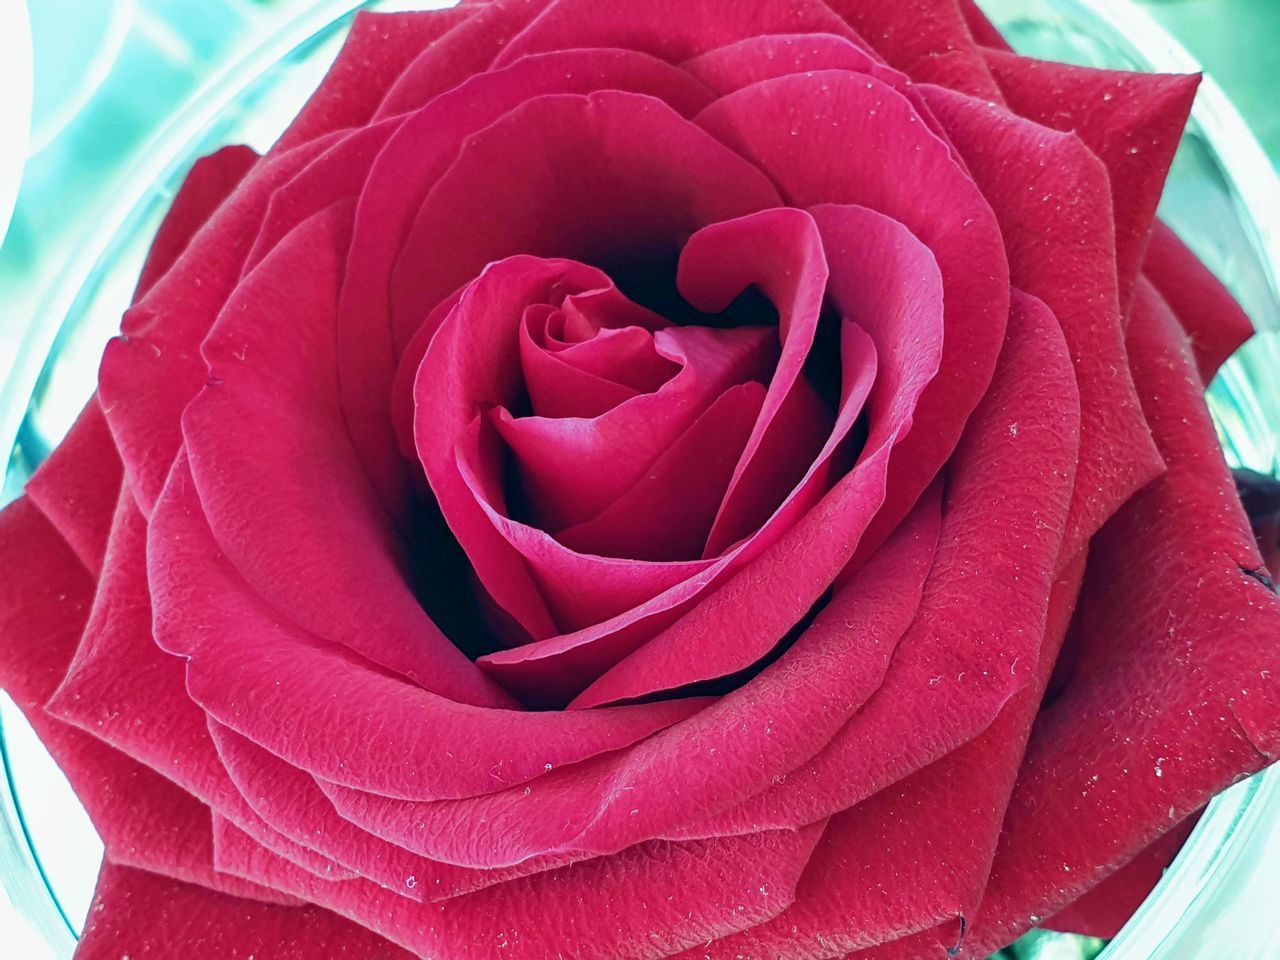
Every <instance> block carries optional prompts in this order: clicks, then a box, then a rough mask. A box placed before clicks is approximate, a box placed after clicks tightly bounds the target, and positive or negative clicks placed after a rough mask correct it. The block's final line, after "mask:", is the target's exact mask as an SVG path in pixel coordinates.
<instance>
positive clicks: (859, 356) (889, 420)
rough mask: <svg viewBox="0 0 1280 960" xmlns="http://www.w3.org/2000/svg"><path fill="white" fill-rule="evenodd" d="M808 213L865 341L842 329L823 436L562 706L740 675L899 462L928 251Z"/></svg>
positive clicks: (890, 233) (845, 544) (934, 313)
mask: <svg viewBox="0 0 1280 960" xmlns="http://www.w3.org/2000/svg"><path fill="white" fill-rule="evenodd" d="M814 213H815V215H817V217H818V226H819V228H820V229H821V230H822V231H823V233H824V234H825V233H827V232H828V230H830V232H831V233H832V234H833V235H835V237H836V243H837V246H836V247H833V250H834V249H838V245H839V244H840V243H842V242H844V238H846V237H849V236H856V237H857V239H858V242H859V245H860V248H861V249H860V250H859V252H858V256H857V257H856V258H855V257H847V258H846V257H843V256H838V257H836V258H833V260H832V263H833V273H832V276H831V284H830V289H829V291H828V293H829V295H830V298H831V300H832V302H833V304H834V306H835V308H836V309H837V310H838V311H840V312H841V313H842V314H844V315H846V316H849V317H864V318H866V320H867V322H868V324H869V330H868V333H869V334H870V336H868V333H864V332H862V329H861V328H860V327H858V326H857V325H855V324H853V323H852V322H849V321H846V323H845V327H844V330H843V335H842V343H841V359H840V365H841V369H842V377H843V380H844V382H843V384H842V389H841V407H840V409H839V410H838V411H837V413H838V418H837V423H836V426H835V429H833V431H832V433H831V436H830V437H829V438H828V441H827V443H826V444H825V445H824V447H823V449H822V451H821V452H820V454H819V456H818V457H817V458H816V459H815V460H814V461H813V463H812V465H811V466H810V467H809V469H808V472H807V473H806V475H805V476H804V478H803V482H802V483H801V484H800V485H799V486H797V487H796V488H795V490H794V491H793V493H792V494H791V495H790V496H789V497H788V499H787V500H786V501H784V503H783V504H782V506H781V508H780V509H779V510H778V511H777V512H775V513H774V515H773V516H772V517H771V518H770V519H769V523H768V524H766V525H765V526H763V527H762V528H761V529H760V531H759V532H758V533H757V534H756V535H755V536H753V537H751V538H750V539H748V540H747V541H744V542H743V544H742V545H741V546H740V547H739V548H738V549H737V550H735V551H734V552H733V553H730V554H728V555H727V556H726V558H725V561H724V562H722V563H721V564H720V565H718V568H717V570H718V572H719V571H723V574H724V577H725V578H726V582H725V583H724V585H723V586H720V587H719V588H718V589H717V590H716V592H715V593H712V594H711V595H710V596H708V597H705V598H704V599H702V600H701V602H700V603H699V604H698V605H697V606H694V607H693V608H692V609H691V610H689V611H688V612H687V613H684V612H683V611H682V617H681V619H680V620H678V621H676V622H675V623H674V624H672V625H671V626H669V627H666V628H665V629H664V630H663V632H662V633H660V634H659V635H658V636H656V637H655V638H654V639H653V640H651V641H650V642H649V643H647V644H646V645H644V646H643V647H641V648H640V649H638V650H637V651H636V652H635V653H633V654H631V655H630V656H629V657H628V658H627V659H625V660H623V661H622V662H621V663H619V664H618V665H617V666H616V667H614V668H613V669H611V670H610V671H609V672H608V673H606V674H605V675H604V676H602V677H601V678H600V679H599V680H598V681H596V683H594V684H593V685H592V686H591V687H590V688H588V689H587V690H586V691H584V693H583V694H582V695H580V696H579V697H578V698H577V699H576V700H575V701H574V706H578V707H587V706H592V705H595V704H600V703H608V702H612V701H617V700H626V699H631V698H634V697H638V696H643V695H645V694H648V693H651V692H653V691H654V690H668V689H675V688H678V687H680V686H682V685H684V684H688V683H695V682H697V681H700V680H706V679H711V678H714V677H719V676H725V675H728V674H730V673H733V672H735V671H737V670H741V669H743V668H745V667H747V666H750V664H752V663H754V662H755V661H756V660H758V659H759V658H760V657H762V656H764V655H765V653H767V652H768V650H770V649H771V648H772V647H773V646H774V644H776V643H777V642H778V641H779V640H781V638H782V637H783V635H784V634H785V633H786V632H787V631H788V630H789V629H791V627H792V626H794V625H795V624H796V623H798V622H799V621H800V619H801V618H802V617H803V616H804V615H805V613H806V612H807V611H808V610H809V608H810V607H811V606H812V605H813V604H814V603H815V602H816V601H817V600H818V598H819V596H820V595H821V594H822V593H823V592H824V591H825V590H826V589H827V588H828V587H829V586H830V585H831V583H832V582H833V581H834V580H835V579H836V577H837V576H838V575H839V573H840V571H841V570H842V569H843V568H844V567H845V566H846V565H847V564H848V563H849V561H850V558H851V556H852V554H853V552H854V551H855V550H856V549H858V548H859V538H860V536H861V535H862V533H863V531H865V530H866V529H867V526H868V525H869V524H870V523H871V521H872V518H873V517H874V516H875V515H876V511H877V510H878V509H880V508H881V506H882V504H883V503H884V500H885V497H886V492H887V490H886V485H885V484H886V480H885V473H886V465H887V464H888V463H891V462H892V458H893V457H896V456H899V455H901V454H900V453H899V451H898V449H897V445H898V444H899V443H900V441H901V440H902V435H903V433H904V432H905V427H906V425H907V424H909V423H910V421H911V418H912V417H913V416H914V409H915V407H916V404H917V402H918V398H919V396H920V392H921V390H922V389H925V388H926V385H927V384H928V383H929V381H930V379H931V378H932V377H933V376H934V375H935V374H936V372H937V364H938V362H939V356H940V354H941V353H942V351H943V349H944V348H943V345H942V343H943V342H945V336H944V335H943V330H942V317H941V315H942V312H943V309H942V298H941V291H940V287H941V281H940V279H939V277H938V272H937V266H936V264H935V263H934V261H933V259H932V257H931V256H930V255H929V253H928V251H927V250H925V249H924V247H922V246H921V245H920V243H919V242H918V241H916V240H915V238H914V237H912V236H911V235H910V234H909V233H908V231H906V230H905V229H904V228H903V227H902V226H901V225H899V224H897V223H895V222H893V221H891V220H889V219H887V218H885V217H883V216H881V215H879V214H877V213H875V212H873V211H870V210H867V209H864V208H860V207H852V206H847V207H823V208H818V209H815V211H814ZM828 225H829V226H828ZM841 252H842V253H843V251H841ZM907 344H910V348H909V349H908V348H907V346H906V345H907ZM868 391H869V395H868ZM864 399H865V400H866V402H867V409H868V410H869V411H871V415H870V420H869V431H870V432H869V435H868V437H867V440H866V444H865V446H864V448H863V450H862V453H861V456H860V458H859V460H858V463H857V464H856V465H855V466H854V467H853V469H852V470H851V471H849V472H848V473H847V474H846V475H844V476H843V477H842V478H841V479H840V480H839V481H837V482H836V484H835V485H834V486H833V487H832V488H831V489H830V491H829V492H828V491H826V490H825V487H824V486H822V485H821V481H822V480H823V476H824V474H823V471H824V470H825V468H826V466H827V465H828V464H829V463H830V462H831V460H832V458H833V457H834V455H835V454H836V453H837V450H838V448H839V446H840V444H841V443H842V441H843V440H844V438H845V436H846V435H847V434H848V432H849V431H850V430H851V429H852V427H853V424H854V421H855V420H856V418H857V417H858V415H859V414H860V412H861V410H862V406H863V401H864ZM815 501H816V503H815ZM836 531H838V532H839V534H838V536H836V535H833V534H834V533H835V532H836ZM703 579H706V578H705V577H704V578H703Z"/></svg>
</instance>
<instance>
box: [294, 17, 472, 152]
mask: <svg viewBox="0 0 1280 960" xmlns="http://www.w3.org/2000/svg"><path fill="white" fill-rule="evenodd" d="M472 13H473V9H472V8H470V7H465V6H463V7H454V8H453V9H445V10H432V11H430V12H422V11H419V12H414V13H370V12H368V11H366V10H361V11H358V12H357V13H356V17H355V22H353V23H352V24H351V30H350V32H349V33H348V34H347V37H346V39H345V40H344V41H343V44H342V49H341V50H339V51H338V57H337V60H335V61H334V64H333V66H331V67H330V68H329V69H328V71H327V72H326V73H325V75H324V80H322V81H321V83H320V86H319V88H317V89H316V91H315V92H314V93H313V94H312V95H311V96H310V97H308V98H307V103H306V105H305V106H304V107H303V108H302V111H301V112H300V113H299V114H298V116H297V117H295V118H294V120H293V122H292V123H290V124H289V128H288V129H287V130H286V131H285V132H284V133H283V134H281V135H280V139H279V141H278V142H277V143H276V145H275V147H274V148H273V152H279V151H282V150H288V149H291V148H292V147H295V146H297V145H298V144H301V143H305V142H307V141H310V140H314V139H316V138H317V137H320V136H323V135H324V134H327V133H330V132H332V131H334V130H340V129H342V128H344V127H361V126H364V125H366V124H368V123H369V122H370V120H371V119H372V118H373V116H374V113H375V111H377V110H378V107H379V104H380V103H381V102H382V100H383V97H384V96H386V95H387V94H388V91H389V90H390V89H391V88H392V86H393V84H395V83H396V81H397V80H398V79H399V78H400V76H401V75H402V74H403V73H404V72H405V70H406V69H408V68H409V66H410V65H411V64H412V63H413V62H414V61H415V60H416V59H417V58H418V57H419V56H420V55H421V54H422V52H423V50H425V49H430V48H431V47H433V46H434V45H435V44H437V43H438V42H439V41H440V39H441V38H442V37H445V36H447V35H448V34H449V33H451V32H452V31H453V29H454V28H455V27H456V26H457V25H459V24H461V23H464V22H466V20H467V19H468V18H470V16H471V15H472Z"/></svg>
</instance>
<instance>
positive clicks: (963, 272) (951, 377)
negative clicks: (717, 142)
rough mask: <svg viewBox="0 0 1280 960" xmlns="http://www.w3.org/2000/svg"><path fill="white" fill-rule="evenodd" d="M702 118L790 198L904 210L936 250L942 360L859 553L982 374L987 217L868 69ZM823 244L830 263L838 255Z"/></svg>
mask: <svg viewBox="0 0 1280 960" xmlns="http://www.w3.org/2000/svg"><path fill="white" fill-rule="evenodd" d="M698 122H699V123H700V124H701V125H702V126H704V127H705V128H706V129H707V130H709V131H711V132H712V133H713V134H715V135H716V136H717V137H719V138H720V139H721V140H722V141H724V142H725V143H727V144H729V145H730V146H732V147H733V148H734V149H735V150H737V151H738V152H739V153H741V154H742V155H743V156H746V157H748V158H749V159H751V160H753V161H754V162H756V163H757V164H759V165H760V166H761V167H762V168H763V169H764V170H766V171H767V172H768V173H769V174H770V176H771V177H773V179H774V180H775V182H777V184H778V186H779V188H780V190H781V191H782V193H783V195H784V196H785V197H786V198H787V202H789V203H791V204H792V205H794V206H811V205H813V204H824V203H840V204H860V205H862V206H866V207H870V208H871V209H872V210H876V211H879V212H880V213H882V214H885V215H886V216H888V217H891V218H892V219H895V220H898V221H900V222H901V223H902V224H903V225H904V226H905V227H906V228H907V229H909V230H910V231H911V232H912V233H913V234H914V235H915V236H916V237H917V238H919V240H920V241H921V242H922V243H924V244H925V245H926V246H927V247H928V248H929V249H930V250H931V251H932V253H933V255H934V257H935V258H936V259H937V264H938V268H939V269H940V271H941V273H942V283H943V289H944V303H945V310H946V316H945V324H946V338H945V341H944V345H943V351H944V352H943V359H942V366H941V370H940V373H939V375H938V376H937V377H936V378H935V379H934V381H933V383H932V384H931V385H930V386H929V387H927V388H926V390H925V393H924V395H923V396H922V397H921V399H920V402H919V404H918V405H917V408H916V411H915V413H914V414H913V415H914V416H915V417H916V418H917V420H918V421H919V422H922V423H928V424H930V429H929V430H927V431H919V430H916V431H912V432H910V433H909V434H907V436H906V437H905V439H904V440H903V443H902V449H901V452H900V453H899V454H895V456H894V458H893V463H892V464H891V467H890V470H891V472H890V476H889V480H888V484H887V490H888V499H887V501H886V503H885V505H884V507H882V508H881V509H880V511H879V514H878V516H877V517H876V519H875V521H874V522H873V524H872V526H871V528H870V530H869V531H868V532H867V535H866V536H865V537H864V543H863V545H862V548H861V549H862V550H863V551H864V553H863V554H862V559H865V557H866V555H867V553H868V552H869V551H871V550H873V549H874V548H875V546H876V545H877V544H879V543H881V542H883V540H884V538H885V536H887V535H888V533H889V531H891V530H892V529H893V527H894V526H895V525H896V524H897V523H898V522H899V521H900V520H901V519H902V517H903V516H905V515H906V513H907V512H908V511H909V510H910V508H911V505H912V504H913V503H914V502H915V500H916V498H917V497H918V496H919V495H920V492H921V491H923V490H924V489H925V487H926V486H928V484H929V482H930V481H931V479H932V478H933V476H934V475H935V474H936V472H937V470H938V469H939V468H940V467H941V466H942V464H943V463H944V462H945V461H946V458H947V457H948V456H949V455H950V453H951V451H952V449H953V448H954V445H955V443H956V441H957V440H958V438H959V436H960V431H961V429H962V427H963V426H964V422H965V420H966V419H967V418H968V416H969V414H970V413H971V412H972V410H973V408H974V407H975V406H976V405H977V403H978V401H979V399H980V398H981V397H982V395H983V393H984V392H985V391H986V388H987V385H988V384H989V383H990V379H991V373H992V370H994V368H995V362H996V356H997V354H998V353H999V350H1000V343H1001V340H1002V337H1003V330H1004V323H1005V319H1006V317H1007V314H1008V300H1007V297H1008V285H1007V277H1006V276H1005V274H1004V252H1003V242H1002V241H1001V239H1000V236H999V231H998V228H997V225H996V222H995V217H994V215H993V214H992V212H991V208H990V206H989V205H988V204H987V201H986V199H985V198H984V197H983V196H982V194H981V193H980V192H979V191H978V189H977V187H976V186H975V185H974V184H973V182H972V180H971V179H970V178H969V176H968V174H967V173H966V172H965V170H964V169H963V168H962V167H961V166H959V165H958V164H957V163H956V162H955V160H954V159H953V156H952V153H951V149H950V147H949V146H948V145H947V144H946V143H945V142H944V141H942V140H940V139H939V138H938V137H937V136H936V135H934V134H933V133H932V132H930V131H929V129H928V128H927V125H926V124H924V123H923V122H922V121H921V120H920V119H919V114H918V113H917V112H916V111H914V110H913V109H912V108H911V106H910V104H909V103H908V102H907V101H906V100H904V99H903V98H902V96H901V95H899V94H898V93H896V92H895V91H894V90H892V89H891V88H890V87H888V86H886V85H885V84H883V83H881V82H880V81H877V80H874V79H872V78H869V77H867V76H865V75H859V74H852V73H845V72H838V71H815V72H814V73H813V74H812V76H809V75H795V76H787V77H781V78H777V79H773V80H767V81H764V82H762V83H758V84H755V85H753V86H750V87H746V88H744V89H742V90H739V91H737V92H736V93H732V94H730V95H729V96H727V97H724V98H723V99H721V100H719V101H717V102H716V103H715V104H713V105H712V106H710V107H708V108H707V109H706V110H705V111H704V112H703V113H702V114H701V115H700V116H699V119H698ZM792 131H795V135H794V136H792V135H791V132H792ZM832 158H839V159H838V162H836V161H833V160H832ZM824 242H825V241H824ZM825 245H826V246H827V248H828V250H827V255H828V259H829V260H830V262H831V263H832V264H833V265H834V264H836V263H837V262H838V261H839V259H840V256H841V254H840V253H839V252H837V251H835V250H833V249H832V244H831V243H826V244H825ZM858 320H859V322H863V320H864V318H862V317H859V318H858Z"/></svg>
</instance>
